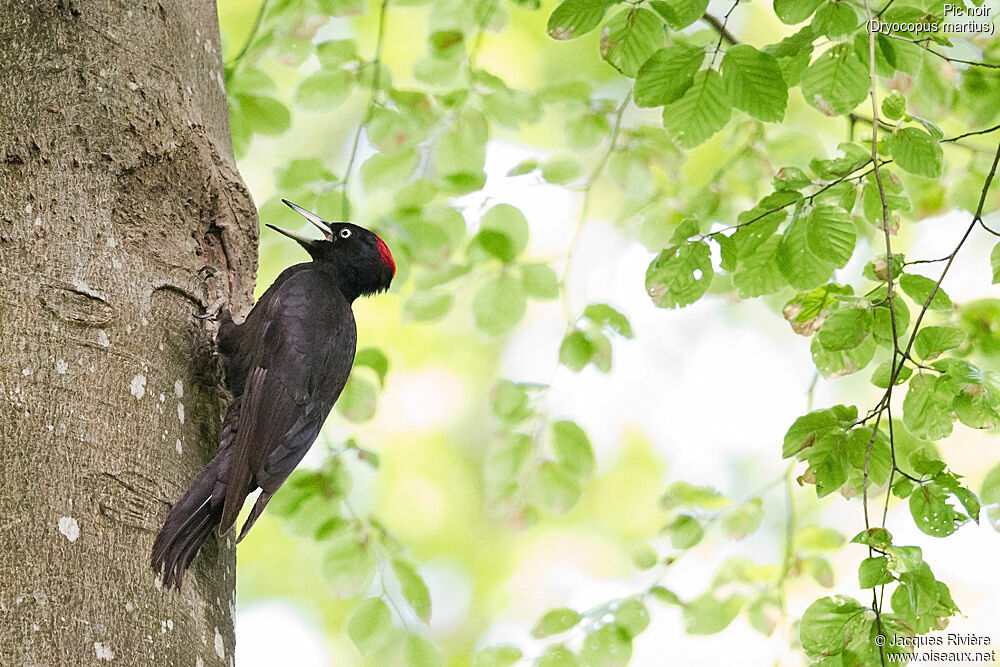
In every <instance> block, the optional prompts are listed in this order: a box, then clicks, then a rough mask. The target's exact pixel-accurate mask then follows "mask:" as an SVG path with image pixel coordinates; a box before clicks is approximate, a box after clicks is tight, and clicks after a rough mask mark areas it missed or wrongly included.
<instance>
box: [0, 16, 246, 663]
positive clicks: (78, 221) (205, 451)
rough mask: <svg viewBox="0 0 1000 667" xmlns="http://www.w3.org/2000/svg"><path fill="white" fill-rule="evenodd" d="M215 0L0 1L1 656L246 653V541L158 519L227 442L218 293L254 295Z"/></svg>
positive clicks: (29, 659) (183, 658) (241, 301)
mask: <svg viewBox="0 0 1000 667" xmlns="http://www.w3.org/2000/svg"><path fill="white" fill-rule="evenodd" d="M220 51H221V50H220V39H219V30H218V20H217V17H216V8H215V4H214V2H211V1H209V0H159V2H157V1H156V0H152V2H140V3H131V2H112V1H111V0H44V1H43V0H30V1H28V2H23V1H16V0H15V1H10V0H5V1H0V457H2V458H0V664H2V665H94V664H106V662H110V663H111V664H118V665H179V666H180V665H183V666H185V667H189V666H190V667H195V666H196V665H203V664H204V665H213V664H232V661H233V657H232V656H233V649H234V646H233V645H234V638H233V625H232V613H233V600H234V566H235V560H234V546H233V544H232V541H233V538H232V536H230V537H228V538H221V539H216V538H214V537H213V538H210V540H209V542H208V543H206V545H205V548H204V549H202V553H201V555H200V556H199V557H198V559H197V560H196V563H195V566H194V567H193V568H192V570H191V571H190V572H189V574H188V578H187V579H186V581H185V585H184V588H183V590H182V591H181V592H180V593H177V592H174V591H167V590H164V589H163V588H162V587H161V586H160V585H159V584H158V582H157V581H156V580H155V579H154V575H153V573H152V571H151V569H150V566H149V548H150V545H151V544H152V541H153V536H154V534H155V532H156V531H157V529H158V528H159V525H160V523H161V521H162V519H163V518H164V516H165V515H166V511H167V509H168V507H169V503H172V502H174V501H175V500H177V499H178V498H179V497H180V496H181V494H182V493H183V491H184V490H185V488H186V487H187V485H188V484H189V483H190V481H191V480H192V479H193V478H194V476H195V474H196V472H197V471H198V470H199V469H200V467H201V466H202V465H203V463H204V462H206V461H207V460H208V459H209V458H210V457H211V456H212V455H213V454H214V450H215V448H216V443H217V441H218V440H217V436H218V433H219V426H220V417H221V414H222V410H223V407H224V396H223V394H222V391H221V390H220V389H219V387H218V379H217V377H216V376H215V374H214V373H213V372H212V369H213V364H211V363H209V361H210V356H209V355H208V354H207V343H208V341H209V339H210V330H209V326H208V325H206V324H204V323H202V322H200V321H198V320H195V319H193V318H192V313H195V312H198V311H199V310H200V308H201V307H202V304H203V303H204V302H206V301H208V300H211V298H213V297H214V294H213V291H214V288H215V287H216V284H215V281H214V280H212V279H207V280H206V279H204V278H203V277H201V276H199V269H201V268H202V267H203V266H206V265H208V266H214V267H217V268H218V269H220V270H221V274H220V279H219V280H218V283H219V285H218V287H220V288H224V289H225V291H229V292H231V296H232V303H233V306H234V309H235V310H238V311H245V310H246V308H247V307H248V306H249V304H250V300H251V297H252V290H253V276H254V273H255V270H256V266H255V261H256V260H255V258H256V240H257V220H256V213H255V211H254V208H253V204H252V202H251V200H250V197H249V194H248V193H247V190H246V188H245V187H244V186H243V184H242V182H241V180H240V178H239V175H238V174H237V172H236V167H235V162H234V159H233V155H232V148H231V144H230V138H229V137H230V134H229V119H228V113H227V108H226V101H225V92H224V89H223V63H222V59H221V53H220Z"/></svg>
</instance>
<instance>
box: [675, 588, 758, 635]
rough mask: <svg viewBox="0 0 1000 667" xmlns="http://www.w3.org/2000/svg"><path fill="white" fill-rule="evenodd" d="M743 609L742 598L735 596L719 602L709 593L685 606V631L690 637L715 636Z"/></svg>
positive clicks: (683, 613)
mask: <svg viewBox="0 0 1000 667" xmlns="http://www.w3.org/2000/svg"><path fill="white" fill-rule="evenodd" d="M742 608H743V598H742V597H740V596H738V595H733V596H732V597H729V598H727V599H725V600H719V599H717V598H716V597H715V595H714V594H713V593H712V592H711V591H709V592H707V593H704V594H702V595H701V596H699V597H697V598H695V599H694V600H691V601H690V602H688V603H687V604H685V605H684V608H683V610H682V615H683V617H684V631H685V632H687V633H688V634H689V635H714V634H715V633H717V632H722V631H723V630H725V629H726V627H727V626H728V625H729V624H730V623H732V622H733V619H734V618H736V616H737V614H739V613H740V609H742Z"/></svg>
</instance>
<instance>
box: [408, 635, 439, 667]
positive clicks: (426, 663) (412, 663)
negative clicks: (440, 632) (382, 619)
mask: <svg viewBox="0 0 1000 667" xmlns="http://www.w3.org/2000/svg"><path fill="white" fill-rule="evenodd" d="M401 664H404V665H406V666H407V667H444V665H445V662H444V659H443V658H442V657H441V654H440V653H438V650H437V649H436V648H435V647H434V644H431V643H430V642H429V641H427V640H426V639H424V638H423V637H421V636H420V635H414V634H411V635H409V636H407V638H406V657H405V658H404V662H402V663H401Z"/></svg>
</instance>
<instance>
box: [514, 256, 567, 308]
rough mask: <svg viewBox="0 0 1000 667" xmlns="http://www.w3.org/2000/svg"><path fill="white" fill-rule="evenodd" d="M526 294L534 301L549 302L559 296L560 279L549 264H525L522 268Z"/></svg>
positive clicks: (522, 281) (522, 283)
mask: <svg viewBox="0 0 1000 667" xmlns="http://www.w3.org/2000/svg"><path fill="white" fill-rule="evenodd" d="M521 285H522V286H523V287H524V293H525V294H527V295H528V296H530V297H531V298H533V299H540V300H546V301H547V300H549V299H555V298H556V297H558V296H559V277H558V276H557V275H556V272H555V271H553V270H552V267H550V266H549V265H548V264H525V265H523V266H522V267H521Z"/></svg>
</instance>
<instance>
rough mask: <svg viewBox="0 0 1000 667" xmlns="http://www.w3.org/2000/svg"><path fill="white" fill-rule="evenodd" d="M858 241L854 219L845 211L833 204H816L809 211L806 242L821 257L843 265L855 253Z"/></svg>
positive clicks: (839, 265)
mask: <svg viewBox="0 0 1000 667" xmlns="http://www.w3.org/2000/svg"><path fill="white" fill-rule="evenodd" d="M856 241H857V233H856V232H855V229H854V221H853V220H851V217H850V216H849V215H847V214H846V213H845V212H844V211H842V210H840V209H837V208H834V207H833V206H816V207H814V208H813V210H812V211H811V212H810V213H809V218H808V221H807V223H806V244H807V246H808V248H809V250H810V251H811V252H812V253H813V254H814V255H816V256H817V257H819V258H820V259H823V260H825V261H827V262H830V263H831V264H833V265H834V266H836V267H843V266H844V265H845V264H847V262H848V260H850V259H851V255H852V254H854V244H855V243H856Z"/></svg>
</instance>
